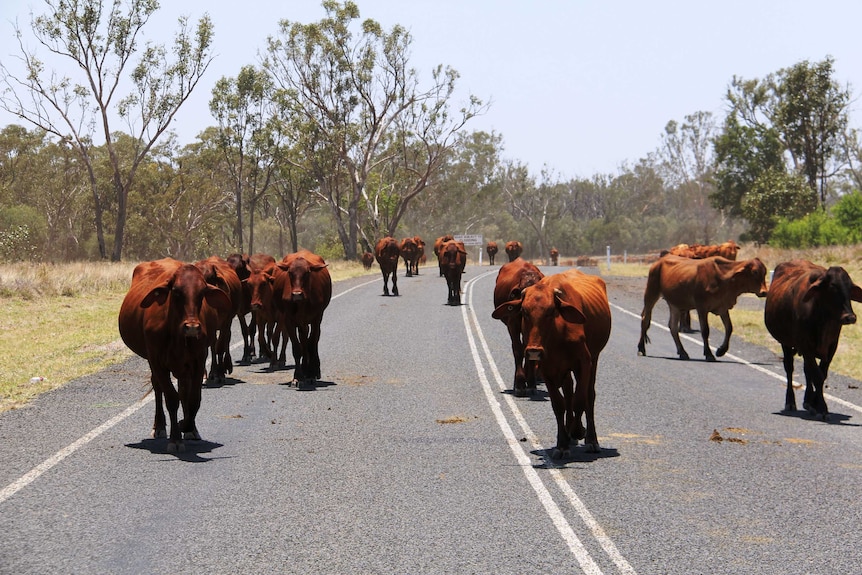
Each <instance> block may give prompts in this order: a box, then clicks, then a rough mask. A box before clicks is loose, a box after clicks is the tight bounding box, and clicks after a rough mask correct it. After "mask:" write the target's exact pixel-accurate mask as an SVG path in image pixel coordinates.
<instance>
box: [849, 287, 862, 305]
mask: <svg viewBox="0 0 862 575" xmlns="http://www.w3.org/2000/svg"><path fill="white" fill-rule="evenodd" d="M850 299H852V300H853V301H858V302H860V303H862V288H860V287H859V286H858V285H856V284H853V287H852V288H850Z"/></svg>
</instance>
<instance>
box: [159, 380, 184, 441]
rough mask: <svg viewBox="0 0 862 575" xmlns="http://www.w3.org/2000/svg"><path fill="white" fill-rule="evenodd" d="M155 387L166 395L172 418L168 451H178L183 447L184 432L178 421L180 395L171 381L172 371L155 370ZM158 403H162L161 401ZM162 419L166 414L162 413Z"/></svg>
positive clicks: (169, 414)
mask: <svg viewBox="0 0 862 575" xmlns="http://www.w3.org/2000/svg"><path fill="white" fill-rule="evenodd" d="M153 389H159V390H161V393H162V395H163V397H164V400H165V406H166V407H167V409H168V418H170V423H171V429H170V433H169V434H168V453H176V452H177V451H179V450H180V449H181V445H182V433H181V432H180V426H179V423H178V421H177V411H178V410H179V408H180V397H179V394H178V393H177V390H176V389H174V384H173V383H171V376H170V373H169V372H167V371H163V370H159V372H158V374H157V373H156V372H153ZM158 403H159V404H160V403H161V402H158ZM156 409H157V410H159V411H160V410H161V406H160V405H159V406H157V407H156ZM156 418H157V419H158V412H157V413H156ZM162 419H164V414H162ZM162 425H164V422H162Z"/></svg>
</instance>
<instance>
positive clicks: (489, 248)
mask: <svg viewBox="0 0 862 575" xmlns="http://www.w3.org/2000/svg"><path fill="white" fill-rule="evenodd" d="M485 251H486V252H488V265H491V266H492V265H494V256H496V255H497V252H498V251H499V248H498V247H497V242H488V245H486V246H485Z"/></svg>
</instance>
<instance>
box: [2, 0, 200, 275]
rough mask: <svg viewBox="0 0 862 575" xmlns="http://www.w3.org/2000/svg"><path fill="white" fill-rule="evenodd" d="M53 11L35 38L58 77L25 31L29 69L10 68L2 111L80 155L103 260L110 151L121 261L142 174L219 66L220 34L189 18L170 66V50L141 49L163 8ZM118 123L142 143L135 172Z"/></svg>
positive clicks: (52, 3) (130, 5) (67, 1)
mask: <svg viewBox="0 0 862 575" xmlns="http://www.w3.org/2000/svg"><path fill="white" fill-rule="evenodd" d="M45 4H46V5H47V11H46V13H45V14H42V15H38V16H35V17H33V18H32V20H31V29H32V33H33V36H34V37H35V39H36V41H37V43H38V44H39V45H41V47H42V49H44V50H45V51H47V53H48V58H49V59H50V62H51V63H56V66H57V67H56V68H49V67H48V60H43V57H42V56H40V55H39V54H37V53H36V52H35V51H32V50H30V49H28V48H27V47H26V45H25V41H24V33H23V31H22V30H21V29H20V28H18V27H17V26H16V27H15V34H16V35H17V37H18V42H19V47H20V55H19V56H18V64H19V66H17V67H13V66H12V65H11V64H10V63H8V62H0V86H2V93H0V107H2V108H3V109H4V110H6V111H7V112H9V113H11V114H12V115H14V116H15V117H17V118H19V119H21V120H24V121H25V122H28V123H30V124H32V125H34V126H36V127H38V128H40V129H42V130H44V131H45V132H47V133H49V134H51V135H53V136H55V137H57V138H58V139H59V140H62V141H65V142H68V143H69V144H70V145H72V146H73V147H74V148H75V150H76V151H77V152H78V154H79V155H80V157H81V159H82V161H83V163H84V165H85V166H86V168H87V171H88V175H89V185H90V189H91V192H92V196H93V204H94V210H95V214H94V215H95V226H96V234H97V237H98V243H99V253H100V255H101V257H102V258H107V257H108V249H107V246H106V242H105V236H106V229H105V228H106V225H105V221H104V220H105V213H104V212H105V206H104V203H103V202H102V200H101V198H100V195H99V193H98V186H99V183H98V182H97V181H96V175H95V173H94V170H93V159H92V150H93V148H94V146H98V145H102V144H103V145H104V146H105V147H106V148H107V151H108V154H109V157H110V161H111V165H112V172H113V173H112V174H111V190H112V196H113V197H112V204H113V210H114V211H115V221H114V242H113V248H112V250H111V253H110V258H111V259H112V260H115V261H116V260H119V259H120V258H121V255H122V250H123V237H124V230H125V225H126V218H127V211H128V201H127V200H128V195H129V190H130V189H131V187H132V182H133V181H134V177H135V173H136V171H137V169H138V167H139V166H140V164H141V162H142V161H143V160H144V158H146V156H147V154H148V153H149V151H150V149H151V148H152V147H153V145H154V144H155V143H156V141H157V140H158V139H159V138H160V137H161V136H162V135H163V134H164V133H165V131H167V129H168V127H169V126H170V123H171V121H172V120H173V118H174V116H175V115H176V113H177V112H178V110H179V109H180V107H181V106H182V105H183V103H184V102H185V101H186V100H187V99H188V97H189V95H190V94H191V93H192V91H193V90H194V88H195V87H196V86H197V84H198V81H199V80H200V78H201V77H202V75H203V74H204V72H205V71H206V69H207V66H208V65H209V63H210V62H211V60H212V56H211V55H210V44H211V41H212V24H211V22H210V20H209V17H208V16H204V17H203V18H201V19H200V20H199V21H198V24H197V26H196V28H195V29H194V30H192V29H191V27H190V25H189V22H188V19H187V18H180V20H179V29H178V31H177V33H176V35H175V39H174V45H173V47H172V53H173V56H169V52H168V50H167V49H166V48H165V47H164V45H158V44H152V43H149V42H147V43H146V44H144V45H143V46H141V42H140V39H139V35H140V33H141V30H142V29H143V28H144V27H145V26H146V25H147V23H148V22H149V20H150V17H151V16H152V15H153V13H154V12H155V11H156V10H157V9H158V7H159V3H158V2H157V1H156V0H139V1H134V2H122V1H121V0H114V1H113V2H112V3H110V4H109V5H107V6H106V3H105V2H103V1H102V0H45ZM136 54H137V55H138V58H137V60H136V61H135V62H133V61H132V58H133V57H134V56H135V55H136ZM72 71H74V77H72V74H71V72H72ZM67 72H69V73H70V75H66V73H67ZM117 123H122V124H123V125H124V126H125V129H127V130H128V133H129V134H130V135H131V136H132V137H133V138H134V139H135V141H136V144H135V151H134V157H133V159H132V161H131V162H130V163H129V164H128V165H127V166H125V167H124V166H121V165H120V161H119V158H118V157H117V153H116V150H115V148H114V133H115V131H116V130H115V129H114V127H113V126H115V125H116V124H117ZM97 140H101V142H99V141H97Z"/></svg>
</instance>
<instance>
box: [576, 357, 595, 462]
mask: <svg viewBox="0 0 862 575" xmlns="http://www.w3.org/2000/svg"><path fill="white" fill-rule="evenodd" d="M597 359H598V358H592V360H591V361H589V362H582V363H588V364H589V365H582V366H581V370H580V371H581V373H580V375H579V376H578V378H577V387H576V388H575V410H574V411H575V418H576V421H575V423H576V426H577V427H576V429H577V432H578V434H579V436H576V438H577V439H583V440H584V447H585V448H586V450H587V452H589V453H598V452H599V450H600V447H599V438H598V435H597V434H596V419H595V405H596V370H597V367H598V365H597V361H596V360H597ZM582 413H584V414H586V418H587V428H586V430H584V427H583V424H582V423H581V414H582Z"/></svg>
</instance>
